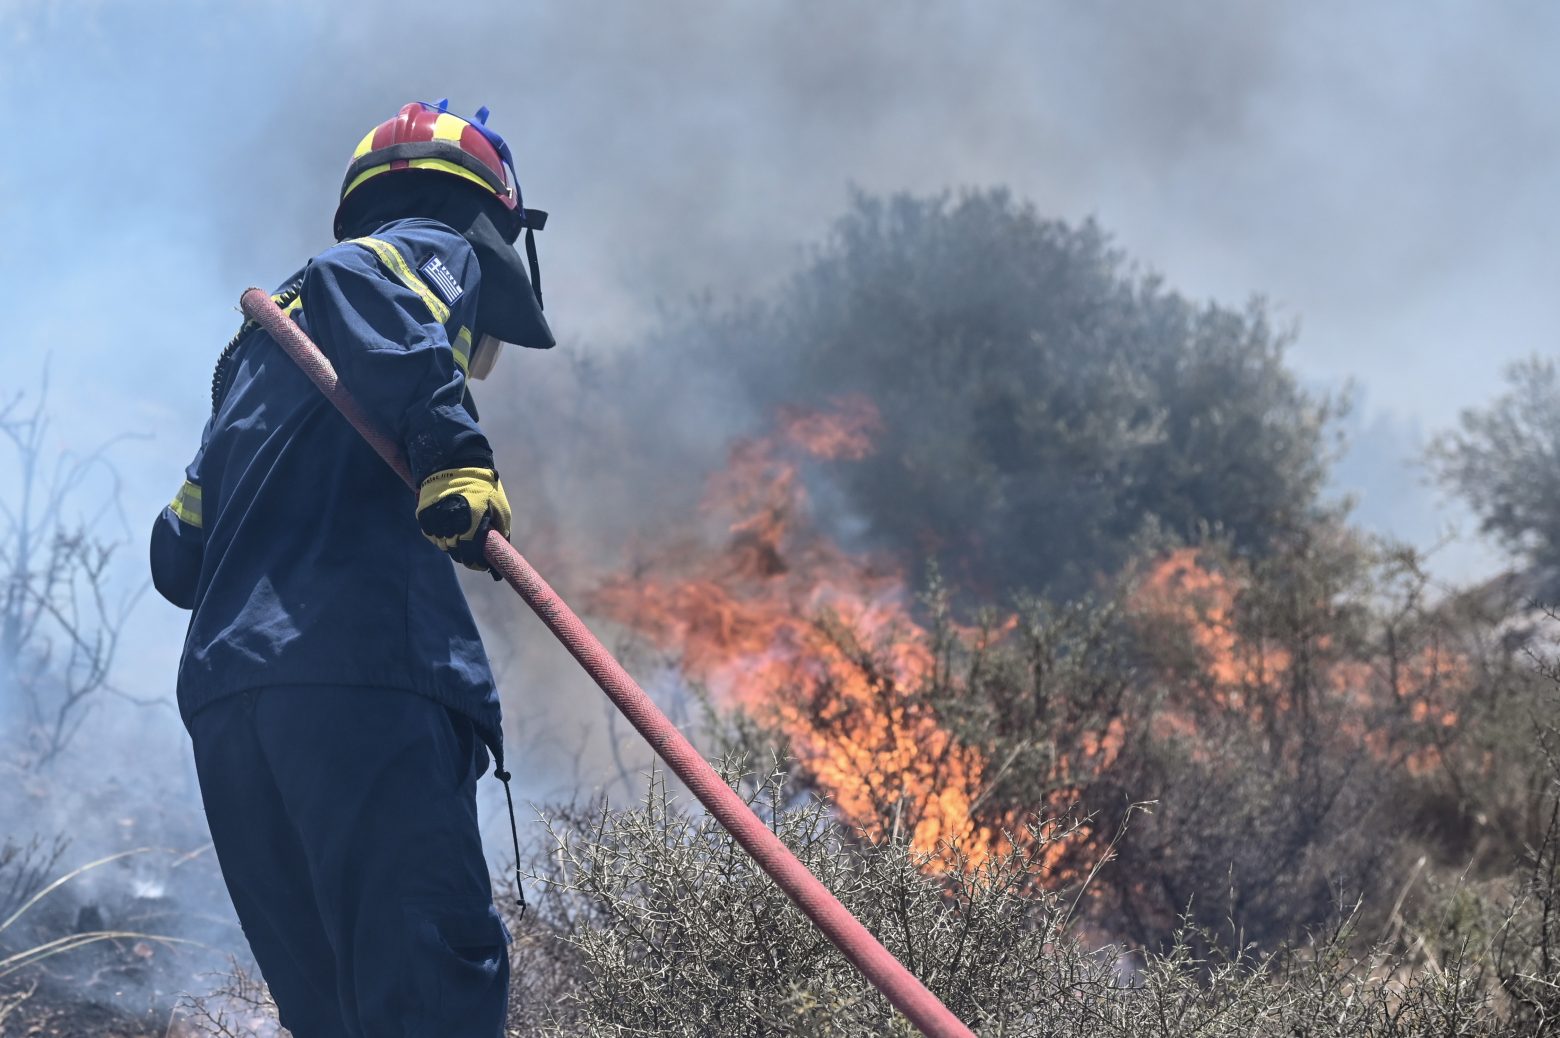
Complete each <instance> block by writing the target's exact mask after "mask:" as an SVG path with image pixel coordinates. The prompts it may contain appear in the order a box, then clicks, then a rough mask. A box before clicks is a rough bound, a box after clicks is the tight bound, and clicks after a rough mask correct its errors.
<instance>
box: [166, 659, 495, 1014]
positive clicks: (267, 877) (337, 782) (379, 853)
mask: <svg viewBox="0 0 1560 1038" xmlns="http://www.w3.org/2000/svg"><path fill="white" fill-rule="evenodd" d="M190 727H191V733H190V734H191V736H192V738H193V741H194V746H195V768H196V772H197V774H198V775H199V777H200V789H201V797H202V799H203V800H204V801H205V806H206V819H207V822H208V823H209V825H210V827H211V838H212V842H213V844H214V845H215V847H216V852H217V860H218V862H219V863H220V864H221V866H222V876H223V879H224V880H225V881H226V883H227V888H228V893H229V894H231V895H232V898H233V907H234V908H235V909H236V910H237V912H238V918H239V922H240V923H242V924H243V928H244V935H245V936H246V937H247V938H248V939H249V945H250V948H251V950H252V951H253V952H254V956H255V961H256V962H257V963H259V965H260V971H261V973H262V974H263V975H264V976H265V979H266V982H267V983H268V984H269V985H270V988H271V993H272V995H273V996H274V997H275V999H276V1004H277V1006H278V1008H279V1009H280V1010H281V1019H282V1024H283V1025H284V1026H285V1027H287V1028H288V1030H290V1031H292V1033H293V1035H294V1038H398V1036H406V1038H413V1036H418V1038H421V1036H430V1038H431V1036H437V1038H467V1036H470V1038H500V1036H501V1035H502V1034H503V1024H504V1016H505V1011H506V1008H507V998H508V984H509V949H508V942H509V935H508V933H507V932H506V931H505V929H504V925H503V922H502V920H501V919H500V918H499V916H498V913H497V911H496V910H495V909H494V907H493V898H492V890H491V887H490V886H489V883H488V873H487V865H486V862H485V861H484V859H483V856H482V843H481V837H480V834H479V832H478V828H477V804H476V784H477V778H478V777H479V776H480V775H481V774H482V772H483V771H484V770H485V769H486V767H487V763H488V758H487V751H486V750H485V749H484V748H483V746H482V743H481V740H480V739H479V738H477V734H476V731H475V729H474V728H473V726H472V724H471V722H469V721H467V720H466V719H465V718H464V717H462V716H460V715H458V714H455V713H453V712H452V711H450V710H447V709H446V708H445V707H443V706H440V705H439V704H437V703H435V702H433V701H432V700H430V699H426V698H424V697H422V696H419V695H416V694H414V693H411V692H403V691H397V690H385V689H374V688H350V687H337V686H328V685H310V686H287V687H278V688H266V689H256V690H252V691H249V692H243V693H240V694H238V695H234V696H229V697H226V698H224V699H220V700H218V701H216V702H214V703H212V704H210V705H209V706H206V707H204V708H203V709H201V710H200V711H199V712H197V713H196V714H195V716H194V717H193V718H192V719H191V726H190Z"/></svg>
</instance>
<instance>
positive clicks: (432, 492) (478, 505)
mask: <svg viewBox="0 0 1560 1038" xmlns="http://www.w3.org/2000/svg"><path fill="white" fill-rule="evenodd" d="M509 524H510V511H509V498H507V497H505V496H504V486H503V484H502V483H500V482H499V481H498V473H497V472H494V471H493V470H492V469H475V468H467V469H444V470H443V471H441V472H435V473H434V474H433V475H431V476H429V477H428V478H427V479H425V480H423V481H422V486H421V487H420V488H419V489H418V491H417V525H418V526H419V527H421V528H422V532H423V535H424V536H426V537H427V538H428V539H429V540H430V541H432V542H433V543H434V545H435V546H436V547H438V548H439V550H440V551H445V552H448V553H449V554H450V556H451V557H452V558H454V559H455V561H457V562H459V563H460V564H461V565H463V566H465V567H466V568H467V569H475V570H484V571H485V570H487V568H488V565H487V562H486V561H484V559H483V557H482V543H483V541H485V540H486V539H487V532H488V530H497V531H498V532H499V533H500V534H501V535H502V536H503V538H504V539H505V540H508V539H509ZM495 577H496V574H495Z"/></svg>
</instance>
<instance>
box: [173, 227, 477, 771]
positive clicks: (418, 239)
mask: <svg viewBox="0 0 1560 1038" xmlns="http://www.w3.org/2000/svg"><path fill="white" fill-rule="evenodd" d="M301 279H302V280H301V295H299V297H298V299H297V300H296V301H295V302H291V303H290V304H289V305H287V306H286V309H287V310H288V311H289V312H290V313H291V314H292V316H293V319H294V320H296V321H297V322H298V324H299V325H300V326H301V327H302V328H303V329H304V330H305V331H306V332H308V334H309V336H310V337H311V338H312V339H313V340H314V342H315V343H316V344H318V345H319V347H320V348H321V349H322V350H323V351H324V352H325V354H326V356H328V357H329V358H330V361H331V363H332V364H333V365H335V368H336V370H337V372H338V373H339V374H340V376H341V379H342V383H343V385H345V386H346V387H347V389H348V390H349V391H350V392H351V393H352V394H353V395H354V396H355V397H356V398H357V400H358V402H359V404H361V405H362V407H363V409H364V410H365V411H366V412H367V413H368V415H369V416H370V417H371V418H372V419H373V420H374V421H375V422H377V423H378V424H379V425H380V427H381V428H383V429H386V430H387V431H389V432H390V434H391V435H392V436H393V437H394V438H395V439H396V440H398V441H399V442H400V443H402V444H403V445H404V446H405V448H406V452H407V457H408V460H409V461H410V463H411V467H412V473H413V475H414V476H415V477H416V478H417V480H418V481H419V482H421V481H422V480H423V479H424V478H425V477H427V476H428V475H429V474H430V473H433V472H437V471H439V470H440V469H444V468H451V467H456V466H464V465H477V466H483V467H491V466H492V464H493V455H492V450H491V448H490V447H489V445H488V442H487V439H486V438H485V437H484V436H483V435H482V431H481V430H480V429H479V428H478V427H477V424H476V419H475V416H474V414H473V413H472V412H471V411H470V410H468V408H467V406H466V404H465V401H467V400H469V397H467V396H466V378H465V368H466V363H467V359H468V357H469V354H470V351H471V341H472V327H473V325H474V324H475V314H476V301H477V293H478V291H479V288H480V286H479V283H478V279H479V272H478V267H477V259H476V255H475V253H474V252H473V251H472V249H471V246H470V245H468V244H467V243H466V240H465V239H464V238H462V237H461V236H460V235H459V234H457V233H455V232H454V231H452V230H450V229H449V228H448V227H446V226H444V225H443V224H440V223H435V222H433V221H431V220H422V219H410V220H397V221H394V222H392V223H388V224H386V225H385V226H383V227H381V228H380V229H379V230H377V231H376V232H375V233H374V234H373V235H372V236H370V237H367V238H359V239H354V240H352V241H346V242H342V243H340V244H338V245H336V246H335V247H333V248H331V249H328V250H326V251H325V252H324V253H322V254H320V255H319V256H316V257H315V258H314V259H313V260H312V261H310V263H309V264H308V266H307V267H305V268H304V270H303V271H302V273H301ZM280 301H282V302H284V303H287V302H288V301H287V299H286V297H285V296H283V297H281V300H280ZM222 381H225V391H224V392H223V393H222V394H221V396H220V399H217V400H214V402H213V412H212V416H211V419H210V421H209V422H208V423H207V425H206V430H205V432H204V434H203V435H202V437H201V445H200V450H199V451H198V452H197V453H196V455H195V460H194V461H193V462H191V463H190V466H189V468H188V469H187V470H186V477H187V478H186V482H185V484H184V486H183V487H182V488H181V489H180V491H179V494H178V496H177V497H175V498H174V500H173V503H172V504H170V505H169V506H168V507H167V508H165V509H164V510H163V512H162V514H161V515H160V516H159V517H158V520H157V523H156V525H155V527H154V528H153V532H152V546H151V554H152V579H153V583H154V584H155V585H156V587H157V590H158V591H159V592H161V593H162V595H163V597H165V598H167V599H168V600H169V601H170V602H172V603H174V604H175V605H178V606H181V607H184V608H187V609H191V610H193V613H192V615H191V617H190V626H189V632H188V634H187V636H186V638H185V643H184V656H183V659H182V661H181V662H180V665H179V682H178V701H179V711H180V714H181V715H182V716H183V718H184V720H185V724H186V725H188V724H189V719H190V717H191V716H192V715H193V714H194V712H195V711H197V710H199V709H200V708H201V707H202V706H204V705H206V704H208V703H210V702H212V701H213V700H215V699H218V698H219V697H222V696H227V695H232V694H234V693H237V692H241V691H244V690H245V689H250V688H258V687H263V686H272V685H307V684H320V685H357V686H370V687H375V688H384V689H405V690H409V691H412V692H416V693H420V694H421V695H424V696H428V697H429V698H431V699H434V700H436V701H438V702H440V703H443V704H445V705H447V706H450V707H453V708H455V709H456V710H458V711H460V712H462V713H464V714H466V715H468V716H470V717H471V718H472V719H473V720H474V721H475V722H476V723H477V726H478V729H479V731H480V732H481V733H482V735H483V741H484V742H486V743H487V744H488V747H489V748H490V749H491V750H492V752H493V756H494V758H495V760H497V761H498V762H500V765H501V764H502V760H503V754H502V735H501V731H500V727H499V705H498V695H497V692H496V690H495V688H494V684H493V676H492V673H491V671H490V670H489V668H488V662H487V656H486V654H485V653H484V652H483V649H482V643H481V641H480V639H479V637H478V635H477V628H476V624H475V623H474V622H473V620H472V617H471V611H470V609H469V608H468V607H467V605H466V599H465V596H464V594H463V593H462V591H461V588H460V585H459V583H458V581H457V579H456V574H455V568H454V563H453V562H452V561H451V560H450V559H449V558H448V557H447V556H445V555H444V554H443V553H442V552H440V551H439V550H438V549H437V548H436V547H434V546H433V545H432V544H431V543H429V542H428V540H427V539H426V538H424V537H423V535H422V532H421V531H420V530H419V529H418V526H417V520H416V517H415V508H414V506H415V498H414V497H413V495H412V494H411V493H410V492H409V491H408V490H407V488H406V486H405V485H404V484H403V483H402V482H401V481H400V479H399V478H398V477H397V476H396V475H395V473H394V472H392V471H391V470H390V468H389V466H387V465H386V464H385V463H384V462H383V461H381V460H380V458H379V456H378V455H376V454H375V453H374V451H373V449H372V448H370V447H369V446H368V445H367V444H366V443H365V442H364V441H363V439H362V438H361V437H360V436H359V435H358V433H357V432H356V431H355V430H354V429H353V428H352V427H351V426H350V425H349V424H348V423H347V421H346V419H344V418H342V417H341V415H340V414H339V413H338V412H337V411H336V409H335V408H334V407H333V406H331V404H330V403H329V402H327V401H326V400H325V398H324V397H323V396H322V395H321V394H320V392H319V391H318V390H317V389H315V388H314V386H313V385H312V384H311V383H310V382H309V381H308V379H307V378H305V377H304V375H303V373H302V372H301V371H300V370H299V369H298V367H297V366H296V365H295V364H294V363H293V362H292V360H290V359H289V358H288V357H287V355H286V354H285V353H283V352H282V350H281V348H280V347H278V346H277V345H276V344H275V343H274V342H273V341H272V340H271V339H270V337H269V336H268V335H266V334H265V332H264V331H262V330H260V329H258V328H249V329H247V330H246V331H244V332H243V333H241V335H240V337H239V338H238V339H237V340H236V346H235V348H234V349H233V351H232V353H231V357H230V360H229V362H228V363H227V365H226V378H225V380H224V379H220V378H219V382H222ZM215 394H216V390H214V395H215Z"/></svg>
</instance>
